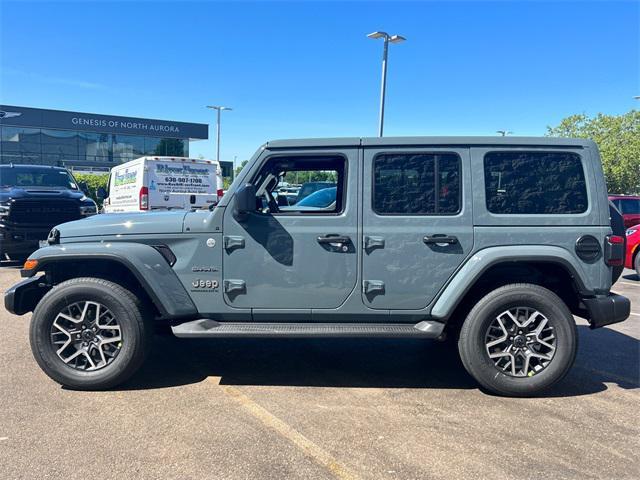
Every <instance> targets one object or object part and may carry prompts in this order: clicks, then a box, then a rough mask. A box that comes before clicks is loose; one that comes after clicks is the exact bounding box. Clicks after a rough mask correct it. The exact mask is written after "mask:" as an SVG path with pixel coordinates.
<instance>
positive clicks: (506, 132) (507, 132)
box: [496, 130, 513, 137]
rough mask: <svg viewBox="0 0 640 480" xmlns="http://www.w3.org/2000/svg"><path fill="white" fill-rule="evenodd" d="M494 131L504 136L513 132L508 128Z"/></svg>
mask: <svg viewBox="0 0 640 480" xmlns="http://www.w3.org/2000/svg"><path fill="white" fill-rule="evenodd" d="M496 133H499V134H500V135H501V136H503V137H506V136H507V135H511V134H512V133H513V132H511V131H509V130H496Z"/></svg>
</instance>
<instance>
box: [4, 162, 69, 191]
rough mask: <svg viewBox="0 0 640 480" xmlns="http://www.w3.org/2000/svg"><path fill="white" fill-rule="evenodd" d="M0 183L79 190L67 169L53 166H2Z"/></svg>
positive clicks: (15, 185) (6, 185)
mask: <svg viewBox="0 0 640 480" xmlns="http://www.w3.org/2000/svg"><path fill="white" fill-rule="evenodd" d="M0 185H2V186H3V187H21V188H30V187H48V188H69V189H72V190H77V189H78V186H77V185H76V182H75V181H74V180H73V178H72V177H71V175H69V173H67V172H66V171H65V170H56V169H53V168H39V167H33V168H22V167H9V168H0Z"/></svg>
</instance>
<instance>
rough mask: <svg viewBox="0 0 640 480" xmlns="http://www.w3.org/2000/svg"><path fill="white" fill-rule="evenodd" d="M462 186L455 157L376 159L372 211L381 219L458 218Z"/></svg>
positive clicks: (384, 156) (431, 155)
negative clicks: (392, 216)
mask: <svg viewBox="0 0 640 480" xmlns="http://www.w3.org/2000/svg"><path fill="white" fill-rule="evenodd" d="M460 182H461V167H460V157H459V156H458V155H457V154H455V153H438V154H434V153H420V154H404V153H403V154H381V155H377V156H376V157H375V158H374V160H373V210H374V211H375V212H376V213H378V214H380V215H455V214H457V213H458V212H460V196H461V195H460V192H461V190H460V184H461V183H460Z"/></svg>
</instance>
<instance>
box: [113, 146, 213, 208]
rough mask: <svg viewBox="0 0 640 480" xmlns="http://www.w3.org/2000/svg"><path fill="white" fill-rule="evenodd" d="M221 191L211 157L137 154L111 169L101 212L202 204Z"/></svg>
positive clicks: (211, 199) (208, 201) (209, 201)
mask: <svg viewBox="0 0 640 480" xmlns="http://www.w3.org/2000/svg"><path fill="white" fill-rule="evenodd" d="M222 195H223V190H222V171H221V170H220V165H219V164H218V162H216V161H214V160H201V159H195V158H182V157H140V158H138V159H136V160H132V161H130V162H127V163H123V164H121V165H118V166H117V167H113V168H112V169H111V173H110V174H109V183H108V192H107V198H105V200H104V213H117V212H136V211H148V210H159V209H165V210H166V209H169V210H173V209H190V208H203V207H206V206H208V205H212V204H214V205H215V204H217V203H218V201H220V199H221V198H222Z"/></svg>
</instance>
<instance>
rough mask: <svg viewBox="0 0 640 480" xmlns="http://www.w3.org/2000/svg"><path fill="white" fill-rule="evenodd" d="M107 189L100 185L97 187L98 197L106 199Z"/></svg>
mask: <svg viewBox="0 0 640 480" xmlns="http://www.w3.org/2000/svg"><path fill="white" fill-rule="evenodd" d="M107 195H108V194H107V189H106V188H104V187H98V188H97V189H96V197H98V198H99V199H100V200H104V199H105V198H107Z"/></svg>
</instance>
